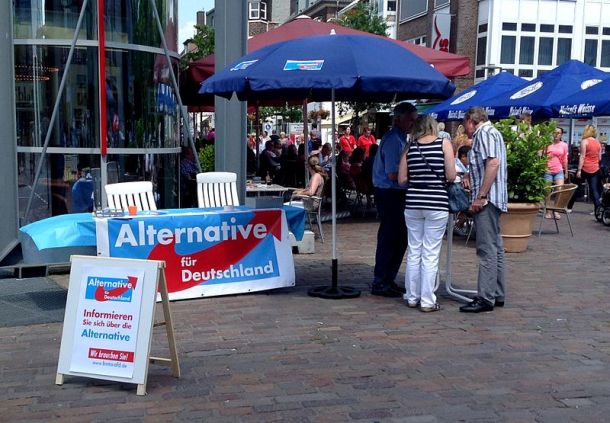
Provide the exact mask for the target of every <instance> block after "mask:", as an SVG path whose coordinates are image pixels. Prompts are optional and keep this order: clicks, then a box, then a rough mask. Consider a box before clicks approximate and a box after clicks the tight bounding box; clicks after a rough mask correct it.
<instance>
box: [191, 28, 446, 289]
mask: <svg viewBox="0 0 610 423" xmlns="http://www.w3.org/2000/svg"><path fill="white" fill-rule="evenodd" d="M454 90H455V87H454V85H453V84H452V83H451V82H450V81H449V80H448V79H447V78H445V77H444V76H443V75H442V74H441V73H439V72H437V71H436V70H435V69H434V68H432V67H431V66H430V65H428V64H427V63H426V62H424V61H423V60H421V59H420V58H419V57H417V56H415V55H414V54H413V53H411V52H409V51H407V50H405V49H404V48H402V47H400V46H398V45H396V44H395V43H393V42H391V41H389V40H386V39H383V38H379V37H371V36H366V35H336V34H330V35H318V36H311V37H303V38H298V39H293V40H289V41H284V42H280V43H276V44H272V45H269V46H267V47H264V48H262V49H260V50H256V51H254V52H252V53H250V54H247V55H245V56H243V57H242V58H241V59H239V60H237V61H235V62H234V63H232V64H231V65H229V66H227V67H226V68H225V69H223V70H222V71H220V72H217V73H216V74H215V75H214V76H212V77H211V78H209V79H207V80H206V81H204V82H203V84H202V85H201V89H200V90H199V93H200V94H216V95H219V96H222V97H225V98H231V96H232V95H233V93H235V94H236V95H237V98H239V99H240V100H273V99H283V100H291V99H301V100H305V99H307V100H309V101H332V126H333V128H335V100H340V101H378V102H388V101H397V100H402V99H413V98H442V99H444V98H447V97H449V96H451V94H453V91H454ZM334 144H335V140H334V137H333V139H332V151H335V145H334ZM331 181H332V182H331V183H332V185H331V187H332V194H331V195H332V285H331V286H330V287H315V288H312V289H310V290H309V294H310V295H313V296H318V297H323V298H333V299H338V298H353V297H356V296H358V295H360V291H358V290H356V289H354V288H352V287H346V286H342V287H339V286H338V285H337V274H338V263H337V248H336V246H337V242H336V233H337V232H336V227H337V209H336V203H337V202H336V198H337V191H336V189H337V188H336V163H335V158H334V156H333V162H332V176H331Z"/></svg>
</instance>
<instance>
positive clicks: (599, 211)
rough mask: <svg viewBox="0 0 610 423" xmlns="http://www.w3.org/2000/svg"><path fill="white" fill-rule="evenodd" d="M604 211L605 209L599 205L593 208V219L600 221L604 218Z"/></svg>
mask: <svg viewBox="0 0 610 423" xmlns="http://www.w3.org/2000/svg"><path fill="white" fill-rule="evenodd" d="M604 209H605V207H604V206H602V205H601V204H600V205H599V206H597V207H595V219H596V220H597V221H598V222H601V221H602V217H603V216H604Z"/></svg>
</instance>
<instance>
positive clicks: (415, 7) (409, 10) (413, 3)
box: [400, 0, 428, 21]
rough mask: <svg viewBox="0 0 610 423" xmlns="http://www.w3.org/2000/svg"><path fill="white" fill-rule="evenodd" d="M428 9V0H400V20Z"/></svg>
mask: <svg viewBox="0 0 610 423" xmlns="http://www.w3.org/2000/svg"><path fill="white" fill-rule="evenodd" d="M427 11H428V0H400V20H401V21H403V20H407V19H412V18H415V17H417V16H421V15H423V14H425V13H426V12H427Z"/></svg>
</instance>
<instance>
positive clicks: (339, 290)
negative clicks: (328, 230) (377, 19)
mask: <svg viewBox="0 0 610 423" xmlns="http://www.w3.org/2000/svg"><path fill="white" fill-rule="evenodd" d="M331 101H332V106H331V115H332V117H331V126H332V130H331V134H332V137H331V146H332V152H331V176H330V178H331V181H330V183H331V185H330V186H331V200H332V204H331V207H332V209H331V210H332V212H331V213H332V238H333V242H332V244H333V247H332V250H333V256H332V261H331V269H332V283H331V286H316V287H313V288H311V289H310V290H309V291H308V294H309V295H311V296H312V297H320V298H328V299H331V300H340V299H342V298H356V297H359V296H360V290H358V289H356V288H353V287H351V286H341V287H340V286H338V277H339V275H338V272H339V263H338V260H337V179H336V178H337V156H336V155H335V89H334V88H333V89H332V91H331Z"/></svg>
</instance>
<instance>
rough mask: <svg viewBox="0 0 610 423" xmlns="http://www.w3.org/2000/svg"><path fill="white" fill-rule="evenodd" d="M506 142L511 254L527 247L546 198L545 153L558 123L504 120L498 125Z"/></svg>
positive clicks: (505, 221) (506, 235) (506, 232)
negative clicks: (541, 204) (530, 123)
mask: <svg viewBox="0 0 610 423" xmlns="http://www.w3.org/2000/svg"><path fill="white" fill-rule="evenodd" d="M495 127H496V128H497V129H498V131H500V133H501V134H502V137H503V138H504V143H505V144H506V163H507V167H508V175H507V178H508V181H507V182H508V213H504V214H502V217H501V222H502V237H503V240H504V248H505V249H506V251H507V252H509V253H518V252H522V251H525V250H526V249H527V243H528V241H529V237H530V236H531V235H532V230H533V227H534V221H535V220H536V216H537V214H538V210H539V208H540V201H541V200H543V199H544V196H545V194H546V189H547V187H548V184H547V182H546V181H545V180H544V172H545V171H546V163H547V158H546V156H545V155H543V154H542V153H541V152H542V151H543V150H544V148H545V147H546V146H548V145H550V144H551V142H552V140H553V130H554V129H555V123H554V122H543V123H540V124H537V125H533V126H529V125H528V124H526V123H519V124H515V120H514V119H513V118H511V119H503V120H501V121H499V122H498V123H496V124H495Z"/></svg>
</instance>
